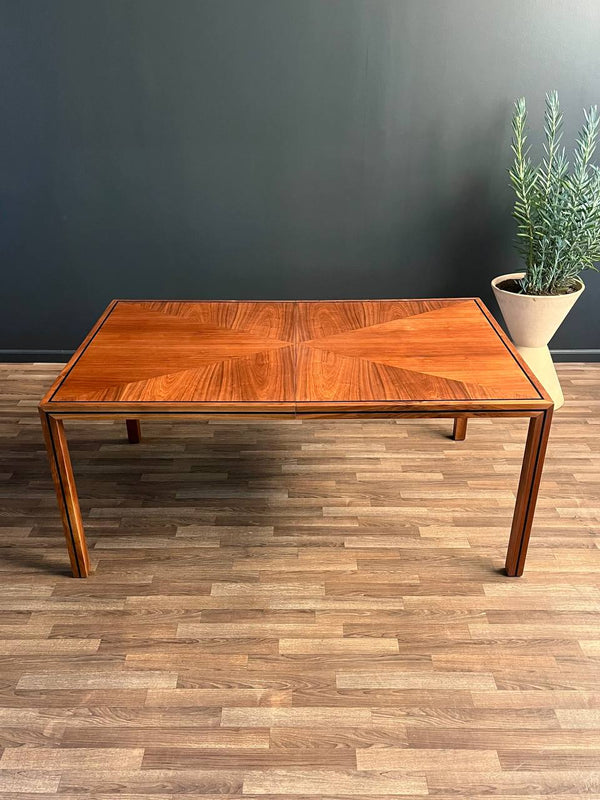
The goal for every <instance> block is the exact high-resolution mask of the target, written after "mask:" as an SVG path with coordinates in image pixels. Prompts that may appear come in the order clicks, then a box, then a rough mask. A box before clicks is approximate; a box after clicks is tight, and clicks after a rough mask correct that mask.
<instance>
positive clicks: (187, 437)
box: [0, 364, 600, 800]
mask: <svg viewBox="0 0 600 800" xmlns="http://www.w3.org/2000/svg"><path fill="white" fill-rule="evenodd" d="M57 370H58V366H57V365H47V364H44V365H4V366H3V367H1V368H0V408H1V411H2V413H1V416H0V437H1V438H0V495H1V497H0V508H1V518H0V544H1V545H2V547H1V549H0V611H1V616H0V798H21V800H23V799H24V798H44V797H59V798H61V800H75V798H90V797H93V798H103V799H104V800H109V799H110V800H114V799H115V798H118V799H119V800H134V799H135V800H142V798H152V799H153V800H169V799H172V798H175V797H180V796H187V797H193V798H196V799H201V798H206V799H207V800H208V798H211V800H218V799H219V798H223V797H228V798H231V797H238V798H241V797H243V798H246V800H247V799H248V798H253V797H254V798H271V800H274V799H275V798H292V797H293V798H294V799H295V800H302V798H305V799H306V798H350V797H353V798H356V797H364V798H366V797H369V798H380V800H381V798H392V797H393V798H396V799H397V798H409V797H413V796H425V795H426V796H430V797H434V798H437V800H442V798H446V800H449V798H459V797H460V798H470V799H474V800H476V799H477V798H484V797H485V798H489V797H490V796H494V795H498V796H502V797H503V798H505V800H506V798H513V800H515V799H516V798H519V800H525V798H534V797H545V796H546V795H553V796H555V797H558V798H560V800H574V798H580V797H583V796H585V797H596V798H598V797H600V551H599V549H598V544H599V542H600V493H599V491H598V486H599V483H600V436H599V434H600V413H599V412H600V365H573V364H571V365H562V366H560V367H559V371H560V375H561V378H562V381H563V386H564V389H565V395H566V396H567V405H566V406H565V407H564V408H563V409H561V410H560V411H559V412H558V413H557V414H556V416H555V423H554V426H553V431H552V434H551V438H550V446H549V453H548V458H547V461H546V470H545V478H544V480H543V482H542V489H541V494H540V501H539V504H538V511H537V517H536V524H535V525H534V532H533V535H532V543H531V546H530V551H529V556H528V560H527V565H526V572H525V575H524V577H523V578H519V579H509V578H506V577H504V575H503V574H502V571H501V568H502V565H503V562H504V555H505V550H506V544H507V539H508V532H509V527H510V520H511V514H512V507H513V503H514V497H515V490H516V485H517V478H518V474H519V467H520V461H521V455H522V451H523V444H524V439H525V433H526V426H527V423H526V421H525V420H519V421H514V422H502V421H491V420H473V421H471V422H470V424H469V430H468V435H467V439H466V441H464V442H453V441H451V440H450V439H449V438H448V437H449V434H450V432H451V421H443V420H433V421H416V420H415V421H409V420H402V421H399V422H394V421H381V422H377V421H368V422H367V421H365V422H360V421H343V422H341V421H332V422H314V421H305V422H300V421H295V420H291V421H281V422H266V421H263V422H261V423H253V424H247V423H242V422H233V421H229V422H220V421H217V422H214V423H210V424H207V423H183V422H181V423H173V424H170V425H169V424H164V423H148V424H146V425H145V426H144V428H143V435H144V438H143V441H142V443H141V444H139V445H130V444H128V443H127V440H126V432H125V427H124V426H121V425H116V424H113V423H89V424H87V423H85V424H81V423H72V424H70V425H69V426H67V433H68V434H69V435H70V442H71V452H72V456H73V461H74V467H75V472H76V475H77V479H78V485H79V489H80V500H81V506H82V512H83V516H84V521H85V523H86V526H87V534H88V541H89V543H90V547H91V555H92V561H93V567H94V570H95V572H94V574H93V575H92V576H91V577H90V578H88V579H87V580H85V581H80V580H76V579H73V578H71V577H70V576H69V572H70V570H69V564H68V559H67V553H66V549H65V546H64V541H63V533H62V529H61V525H60V519H59V515H58V511H57V508H56V502H55V496H54V490H53V487H52V483H51V478H50V474H49V470H48V465H47V462H46V455H45V451H44V447H43V443H42V436H41V431H40V425H39V419H38V416H37V402H38V400H39V398H40V397H41V395H42V394H43V391H44V390H45V388H46V387H47V386H48V385H49V384H50V382H51V379H52V378H53V377H54V376H55V375H56V373H57Z"/></svg>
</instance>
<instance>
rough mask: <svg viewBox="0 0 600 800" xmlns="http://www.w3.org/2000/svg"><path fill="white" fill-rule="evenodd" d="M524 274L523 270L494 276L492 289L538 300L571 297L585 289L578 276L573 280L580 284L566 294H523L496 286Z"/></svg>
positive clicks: (521, 276) (511, 295)
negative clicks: (577, 287)
mask: <svg viewBox="0 0 600 800" xmlns="http://www.w3.org/2000/svg"><path fill="white" fill-rule="evenodd" d="M524 276H525V273H524V272H507V273H506V274H505V275H498V276H497V277H496V278H494V279H493V280H492V289H494V291H496V292H502V294H506V295H509V296H510V297H523V298H529V299H531V300H540V299H541V298H544V299H546V298H547V299H549V300H550V299H552V300H557V299H559V298H561V297H573V296H575V295H579V294H581V292H583V290H584V289H585V283H584V282H583V281H582V280H581V278H580V277H579V276H577V277H576V278H575V280H576V281H577V282H578V283H579V284H580V286H579V289H577V290H576V291H574V292H567V294H524V293H522V292H509V291H508V290H507V289H502V288H501V287H500V286H498V284H499V283H501V282H502V281H507V280H510V279H511V278H512V279H514V280H518V279H519V278H523V277H524Z"/></svg>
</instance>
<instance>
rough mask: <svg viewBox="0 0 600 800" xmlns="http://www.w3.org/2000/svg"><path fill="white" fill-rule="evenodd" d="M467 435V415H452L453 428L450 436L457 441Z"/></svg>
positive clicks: (460, 440)
mask: <svg viewBox="0 0 600 800" xmlns="http://www.w3.org/2000/svg"><path fill="white" fill-rule="evenodd" d="M466 435H467V417H454V429H453V431H452V438H453V439H455V440H456V441H457V442H462V441H463V439H464V438H465V437H466Z"/></svg>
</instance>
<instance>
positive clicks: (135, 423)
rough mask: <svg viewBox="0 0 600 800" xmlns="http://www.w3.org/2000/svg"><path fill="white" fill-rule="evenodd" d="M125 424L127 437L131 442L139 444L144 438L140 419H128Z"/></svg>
mask: <svg viewBox="0 0 600 800" xmlns="http://www.w3.org/2000/svg"><path fill="white" fill-rule="evenodd" d="M125 425H126V426H127V438H128V439H129V441H130V442H131V444H139V442H140V440H141V438H142V426H141V424H140V421H139V419H127V420H125Z"/></svg>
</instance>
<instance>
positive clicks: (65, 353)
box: [0, 350, 600, 363]
mask: <svg viewBox="0 0 600 800" xmlns="http://www.w3.org/2000/svg"><path fill="white" fill-rule="evenodd" d="M550 352H551V353H552V358H553V359H554V361H556V362H559V363H560V362H561V361H600V350H551V351H550ZM72 355H73V351H72V350H0V361H3V362H5V363H7V362H8V363H19V362H21V363H31V362H32V361H37V362H42V363H43V362H46V363H55V362H56V363H58V362H60V363H62V362H64V361H68V360H69V359H70V358H71V356H72Z"/></svg>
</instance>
